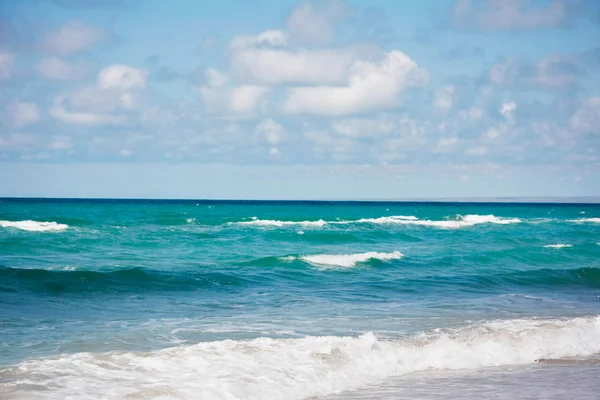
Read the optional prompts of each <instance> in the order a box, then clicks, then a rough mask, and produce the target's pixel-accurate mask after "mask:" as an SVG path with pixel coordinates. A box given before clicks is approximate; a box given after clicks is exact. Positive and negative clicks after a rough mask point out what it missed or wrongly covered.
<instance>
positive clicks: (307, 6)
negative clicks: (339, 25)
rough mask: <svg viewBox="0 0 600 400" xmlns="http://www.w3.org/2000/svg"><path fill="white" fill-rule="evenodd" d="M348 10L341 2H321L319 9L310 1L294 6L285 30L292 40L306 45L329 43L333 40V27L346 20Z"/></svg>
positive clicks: (331, 0) (332, 0)
mask: <svg viewBox="0 0 600 400" xmlns="http://www.w3.org/2000/svg"><path fill="white" fill-rule="evenodd" d="M349 15H350V10H349V9H348V7H347V6H346V5H345V4H344V2H342V1H338V0H330V1H325V2H321V7H317V6H315V4H313V3H312V2H310V1H306V2H304V3H301V4H299V5H298V6H296V7H295V8H294V9H293V10H292V12H291V13H290V15H289V16H288V18H287V20H286V24H285V25H286V30H287V31H288V32H289V33H290V36H292V37H293V38H294V39H296V40H298V41H301V42H307V43H329V42H331V41H332V40H333V34H334V31H333V25H334V23H335V22H336V21H337V20H341V19H344V18H347V17H348V16H349Z"/></svg>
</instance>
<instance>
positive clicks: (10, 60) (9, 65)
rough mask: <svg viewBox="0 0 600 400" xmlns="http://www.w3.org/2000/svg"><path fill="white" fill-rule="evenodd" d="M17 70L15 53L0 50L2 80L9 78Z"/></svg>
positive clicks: (0, 74)
mask: <svg viewBox="0 0 600 400" xmlns="http://www.w3.org/2000/svg"><path fill="white" fill-rule="evenodd" d="M14 72H15V55H14V54H12V53H7V52H0V81H7V80H9V79H10V78H11V77H12V76H13V74H14Z"/></svg>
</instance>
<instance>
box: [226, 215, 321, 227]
mask: <svg viewBox="0 0 600 400" xmlns="http://www.w3.org/2000/svg"><path fill="white" fill-rule="evenodd" d="M234 224H236V225H249V226H262V227H276V228H281V227H284V226H294V225H299V226H304V227H310V226H312V227H323V226H325V225H327V222H325V221H323V220H322V219H320V220H318V221H279V220H272V219H258V218H256V217H253V218H252V220H251V221H240V222H235V223H234Z"/></svg>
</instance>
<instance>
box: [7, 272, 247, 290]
mask: <svg viewBox="0 0 600 400" xmlns="http://www.w3.org/2000/svg"><path fill="white" fill-rule="evenodd" d="M245 283H247V281H246V280H245V279H242V278H239V277H236V276H232V275H227V274H223V273H217V272H213V273H198V272H195V273H191V272H186V273H183V272H165V271H157V270H150V269H145V268H127V269H119V270H110V271H89V270H83V269H76V268H75V267H65V268H64V269H62V270H48V269H28V268H11V267H3V266H0V293H2V292H17V291H28V292H34V293H44V294H47V295H54V296H56V295H66V294H76V293H90V292H99V293H131V292H135V293H138V292H146V291H190V290H197V289H202V288H210V287H220V286H227V287H229V286H238V285H243V284H245Z"/></svg>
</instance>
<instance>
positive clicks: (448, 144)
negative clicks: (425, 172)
mask: <svg viewBox="0 0 600 400" xmlns="http://www.w3.org/2000/svg"><path fill="white" fill-rule="evenodd" d="M457 143H458V138H455V137H451V138H441V139H440V140H438V142H437V143H436V145H435V149H434V150H433V152H434V153H450V152H452V151H454V148H455V147H456V144H457Z"/></svg>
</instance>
